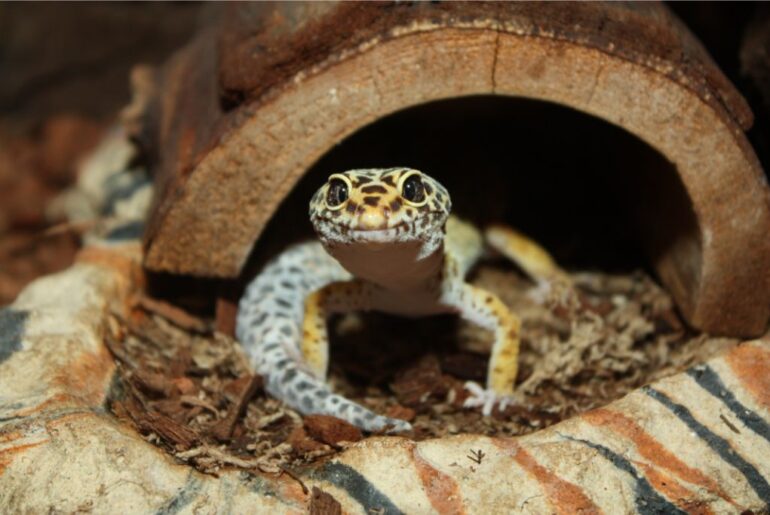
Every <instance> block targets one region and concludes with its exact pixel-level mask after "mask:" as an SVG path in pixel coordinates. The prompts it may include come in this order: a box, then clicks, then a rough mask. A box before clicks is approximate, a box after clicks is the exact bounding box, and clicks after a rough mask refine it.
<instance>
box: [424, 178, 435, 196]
mask: <svg viewBox="0 0 770 515" xmlns="http://www.w3.org/2000/svg"><path fill="white" fill-rule="evenodd" d="M422 185H423V187H424V188H425V192H426V193H427V194H428V195H430V194H431V193H433V188H432V187H431V185H430V184H429V183H428V182H426V181H423V183H422Z"/></svg>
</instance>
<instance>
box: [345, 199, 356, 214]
mask: <svg viewBox="0 0 770 515" xmlns="http://www.w3.org/2000/svg"><path fill="white" fill-rule="evenodd" d="M356 209H358V204H357V203H356V202H353V201H352V200H348V205H347V206H345V211H347V212H348V213H355V212H356Z"/></svg>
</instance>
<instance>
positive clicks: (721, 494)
mask: <svg viewBox="0 0 770 515" xmlns="http://www.w3.org/2000/svg"><path fill="white" fill-rule="evenodd" d="M139 257H140V254H139V246H138V244H137V243H131V244H123V245H119V246H112V247H93V246H92V247H88V248H86V250H85V251H83V253H82V254H81V255H80V257H79V259H78V263H77V264H76V265H75V266H74V267H72V268H71V269H69V270H67V271H65V272H62V273H60V274H56V275H53V276H49V277H45V278H43V279H40V280H38V281H37V282H35V283H33V284H32V285H30V286H29V287H28V288H27V289H26V290H25V291H24V293H23V294H22V295H21V296H20V297H19V299H18V300H17V302H15V303H14V304H13V305H12V306H10V307H8V308H5V309H3V310H0V505H2V506H3V507H4V508H5V509H6V510H8V511H9V512H42V511H48V510H51V509H54V510H59V511H65V512H73V511H77V510H93V511H97V512H106V511H110V512H117V511H123V512H127V513H134V512H149V511H156V512H159V513H172V512H174V513H175V512H180V511H181V512H192V511H200V512H203V513H218V512H237V513H245V512H263V511H267V510H270V511H276V512H281V513H304V512H306V510H307V507H308V504H309V502H310V493H309V492H308V493H304V492H303V490H302V488H301V487H300V485H299V483H298V482H297V481H295V480H293V479H290V478H288V477H287V476H286V475H283V476H280V477H274V476H268V475H263V476H253V475H246V474H243V473H241V472H236V471H224V472H223V473H221V474H220V475H219V477H214V476H206V475H203V474H200V473H198V472H196V471H194V470H192V469H190V468H189V467H187V466H184V465H181V464H179V463H177V462H175V461H174V460H173V459H172V458H171V457H169V456H168V455H166V454H165V453H164V452H163V451H161V450H159V449H157V448H156V447H154V446H152V445H151V444H149V443H147V442H146V441H144V440H143V439H142V438H141V437H140V436H139V435H137V434H135V433H134V432H133V431H132V430H130V429H128V428H126V427H123V426H121V425H120V424H119V423H118V422H117V421H116V420H115V419H114V418H113V417H112V416H111V415H110V414H109V413H108V412H106V411H105V409H104V406H103V405H104V401H105V397H106V395H107V392H108V388H109V385H110V381H111V379H112V375H113V371H114V364H113V362H112V359H111V357H110V355H109V353H108V351H107V350H106V348H105V346H104V345H103V343H102V334H103V331H104V330H105V325H106V322H105V321H106V314H107V312H108V311H109V310H110V309H118V310H119V309H121V306H122V304H123V303H125V301H126V298H127V297H128V295H129V293H130V292H131V291H132V289H133V288H136V287H137V286H138V285H140V284H141V275H140V274H139V268H138V262H139V261H138V260H139ZM302 479H303V481H304V482H305V484H306V485H307V486H308V487H309V488H311V487H312V486H317V487H319V488H321V489H322V490H324V491H325V492H327V493H329V494H331V495H332V496H334V497H335V498H336V499H337V501H339V502H340V504H341V505H342V508H343V510H344V511H345V512H347V513H510V512H525V513H576V512H580V511H583V512H588V513H598V512H608V513H619V512H622V513H633V512H638V513H661V512H665V513H679V512H693V513H725V512H728V513H729V512H742V511H744V510H753V511H754V512H761V511H762V510H765V509H768V506H770V341H768V340H755V341H750V342H745V343H743V344H741V345H740V346H738V347H736V348H735V349H733V350H731V351H730V352H728V353H726V354H724V355H722V356H720V357H718V358H716V359H713V360H711V361H709V362H708V363H707V364H705V365H701V366H697V367H694V368H692V369H690V370H688V371H686V372H684V373H681V374H678V375H676V376H673V377H670V378H667V379H664V380H661V381H658V382H656V383H654V384H652V385H649V386H646V387H644V388H641V389H639V390H637V391H636V392H634V393H632V394H630V395H628V396H626V397H625V398H623V399H621V400H619V401H616V402H614V403H612V404H610V405H608V406H606V407H604V408H601V409H597V410H594V411H591V412H588V413H585V414H583V415H582V416H579V417H576V418H573V419H570V420H567V421H565V422H563V423H560V424H558V425H555V426H553V427H551V428H548V429H545V430H542V431H539V432H537V433H534V434H532V435H528V436H525V437H520V438H489V437H484V436H477V435H461V436H456V437H451V438H442V439H436V440H428V441H423V442H419V443H415V442H412V441H409V440H407V439H404V438H399V437H380V438H370V439H366V440H363V441H362V442H360V443H358V444H356V445H355V446H354V447H352V448H350V449H349V450H347V451H345V452H344V453H342V454H340V455H339V456H338V457H337V458H336V459H334V460H332V461H329V462H327V463H325V464H323V465H321V466H319V467H317V468H315V469H313V470H311V471H309V472H307V473H306V474H305V475H304V477H303V478H302Z"/></svg>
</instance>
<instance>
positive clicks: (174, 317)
mask: <svg viewBox="0 0 770 515" xmlns="http://www.w3.org/2000/svg"><path fill="white" fill-rule="evenodd" d="M135 305H136V306H139V307H140V308H142V309H144V310H145V311H147V312H148V313H154V314H156V315H160V316H162V317H163V318H165V319H166V320H168V321H169V322H171V323H172V324H174V325H176V326H177V327H179V328H181V329H184V330H186V331H192V332H196V333H201V334H206V333H208V332H210V328H209V325H208V324H207V323H206V322H204V321H203V320H201V319H200V318H198V317H195V316H193V315H191V314H189V313H188V312H187V311H185V310H183V309H181V308H178V307H176V306H174V305H172V304H169V303H168V302H165V301H162V300H158V299H153V298H151V297H148V296H146V295H137V297H136V299H135Z"/></svg>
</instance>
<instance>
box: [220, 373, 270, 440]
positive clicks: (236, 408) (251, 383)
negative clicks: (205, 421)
mask: <svg viewBox="0 0 770 515" xmlns="http://www.w3.org/2000/svg"><path fill="white" fill-rule="evenodd" d="M262 386H263V381H262V376H258V375H254V376H251V377H250V378H249V379H248V382H246V383H245V385H244V386H243V389H242V390H241V393H240V395H239V396H238V399H237V400H236V402H235V403H234V404H233V405H232V406H230V409H229V410H228V411H227V416H225V417H224V418H223V419H222V420H220V421H219V422H217V423H216V424H215V425H214V427H213V428H212V430H211V435H212V436H213V437H214V438H216V439H217V440H219V441H227V440H229V439H230V437H231V436H232V435H233V428H234V427H235V424H236V423H237V422H238V419H239V418H240V417H241V416H243V413H244V411H246V406H247V405H248V403H249V400H250V399H251V398H252V397H253V396H254V394H255V393H256V392H257V390H259V389H260V388H262Z"/></svg>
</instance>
